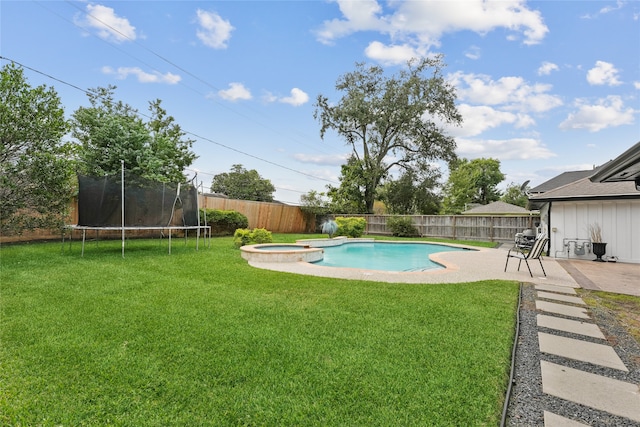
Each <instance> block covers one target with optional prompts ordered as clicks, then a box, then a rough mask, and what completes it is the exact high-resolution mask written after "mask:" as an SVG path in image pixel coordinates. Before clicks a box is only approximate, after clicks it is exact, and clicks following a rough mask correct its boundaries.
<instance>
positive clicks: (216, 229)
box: [200, 209, 249, 236]
mask: <svg viewBox="0 0 640 427" xmlns="http://www.w3.org/2000/svg"><path fill="white" fill-rule="evenodd" d="M205 213H206V214H207V225H210V226H211V234H215V235H217V236H231V235H232V234H234V232H235V230H237V229H238V228H247V227H248V226H249V220H248V219H247V217H246V216H245V215H243V214H241V213H240V212H236V211H223V210H219V209H206V210H205V209H200V224H201V225H204V214H205Z"/></svg>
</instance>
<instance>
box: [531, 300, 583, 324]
mask: <svg viewBox="0 0 640 427" xmlns="http://www.w3.org/2000/svg"><path fill="white" fill-rule="evenodd" d="M536 309H538V310H542V311H546V312H547V313H556V314H562V315H564V316H570V317H578V318H580V319H590V317H589V315H588V314H587V309H586V308H583V307H573V306H570V305H565V304H557V303H555V302H549V301H539V300H536Z"/></svg>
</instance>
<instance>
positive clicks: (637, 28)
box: [0, 0, 640, 204]
mask: <svg viewBox="0 0 640 427" xmlns="http://www.w3.org/2000/svg"><path fill="white" fill-rule="evenodd" d="M0 24H1V29H0V56H1V57H2V58H1V59H0V66H4V65H6V64H7V63H8V62H9V61H15V62H17V63H19V64H20V65H22V66H23V67H24V71H25V76H26V78H27V81H28V83H29V84H30V85H32V86H34V87H35V86H39V85H43V84H44V85H47V86H52V87H54V88H55V90H56V91H57V93H58V94H59V96H60V98H61V102H62V105H63V107H64V109H65V114H66V115H67V116H68V117H70V116H71V114H72V113H73V112H74V111H75V110H77V109H78V108H79V107H81V106H89V101H88V98H87V95H86V93H85V92H84V91H85V90H87V89H90V88H97V87H107V86H109V85H114V86H116V87H117V89H116V90H115V98H116V99H118V100H121V101H122V102H124V103H126V104H129V105H130V106H132V107H134V108H136V109H137V110H138V111H140V113H143V114H144V113H147V111H148V110H147V109H148V105H149V102H150V101H153V100H156V99H160V100H161V101H162V107H163V108H164V109H165V110H166V111H167V113H168V114H169V115H171V116H173V118H174V119H175V121H176V123H177V124H178V125H180V127H181V128H182V130H183V131H185V132H187V133H188V134H187V137H189V138H191V139H194V140H195V143H194V144H193V147H192V149H193V151H194V152H195V153H196V154H197V155H198V159H197V160H195V162H194V163H193V164H192V165H191V167H190V169H189V170H187V171H186V172H187V174H188V175H190V176H193V175H194V174H196V173H197V176H198V180H199V181H201V182H202V184H203V188H204V190H205V191H208V190H209V187H210V183H211V180H212V178H213V176H214V175H216V174H220V173H223V172H229V171H230V170H231V168H232V166H233V165H235V164H240V165H242V166H243V167H244V168H245V169H248V170H251V169H255V170H256V171H258V173H259V174H260V176H261V177H262V178H266V179H269V180H270V181H271V183H272V184H273V185H274V186H275V187H276V192H275V194H274V196H275V198H276V199H277V200H279V201H283V202H285V203H291V204H297V203H299V201H300V196H301V195H303V194H306V193H308V192H309V191H311V190H315V191H318V192H324V191H326V186H327V185H333V186H338V185H339V176H340V165H342V164H343V163H345V161H346V158H347V156H348V155H349V153H350V147H349V146H347V145H346V144H345V142H344V140H342V139H341V138H340V137H339V136H338V135H337V134H336V133H334V132H329V133H327V134H326V135H325V137H324V139H321V138H320V124H319V122H318V121H317V120H316V119H314V117H313V113H314V111H315V107H314V104H315V101H316V99H317V97H318V95H323V96H326V97H328V98H329V100H330V101H331V102H334V103H337V102H338V101H339V99H340V97H341V96H342V93H340V92H338V91H336V89H335V84H336V81H337V80H338V78H339V77H340V76H342V75H344V74H346V73H349V72H351V71H354V70H355V66H356V63H359V62H364V63H366V64H370V65H380V66H382V67H384V69H385V72H386V73H388V75H389V76H391V75H394V74H397V73H398V72H399V71H400V70H401V69H402V68H403V67H406V63H407V61H408V60H410V59H411V58H419V57H429V56H432V55H436V54H442V55H443V56H444V62H445V63H446V68H445V69H444V75H445V76H446V78H447V80H449V81H450V82H451V83H453V84H454V85H455V88H456V94H457V107H458V110H459V112H460V113H461V114H462V117H463V123H462V126H460V127H453V128H448V129H446V132H447V133H448V134H449V135H451V136H453V137H454V138H455V140H456V143H457V149H456V153H457V154H458V156H460V157H463V158H467V159H470V160H471V159H476V158H494V159H498V160H500V164H501V170H502V172H503V173H504V174H505V175H506V177H507V178H506V180H505V181H504V182H503V183H502V184H501V188H505V187H506V185H508V184H511V183H514V184H518V185H520V184H522V183H523V182H525V181H529V186H530V187H535V186H536V185H539V184H541V183H543V182H544V181H546V180H548V179H551V178H553V177H554V176H556V175H558V174H560V173H562V172H564V171H570V170H583V169H591V168H593V166H594V165H601V164H603V163H605V162H607V161H608V160H611V159H613V158H615V157H617V156H618V155H619V154H621V153H622V152H624V151H625V150H627V149H628V148H629V147H631V146H632V145H634V144H635V143H636V142H638V141H640V124H639V123H640V1H578V0H570V1H551V0H546V1H524V0H501V1H491V0H485V1H481V0H453V1H451V0H449V1H445V0H442V1H427V0H423V1H416V0H414V1H403V0H390V1H386V2H385V1H375V0H358V1H344V0H333V1H316V0H308V1H303V0H299V1H291V0H290V1H270V0H264V1H243V0H240V1H230V0H229V1H100V2H87V1H29V0H20V1H6V0H1V1H0ZM436 166H438V167H442V168H443V174H444V175H443V176H444V177H446V174H447V170H446V168H445V167H444V165H441V164H440V165H436Z"/></svg>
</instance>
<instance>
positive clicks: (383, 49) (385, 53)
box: [364, 41, 426, 65]
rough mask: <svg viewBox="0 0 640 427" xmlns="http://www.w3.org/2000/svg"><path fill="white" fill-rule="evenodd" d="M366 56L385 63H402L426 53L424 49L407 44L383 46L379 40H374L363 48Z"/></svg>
mask: <svg viewBox="0 0 640 427" xmlns="http://www.w3.org/2000/svg"><path fill="white" fill-rule="evenodd" d="M364 53H365V55H367V57H369V58H371V59H373V60H376V61H378V62H380V63H382V64H385V65H398V64H404V63H406V62H407V61H408V60H410V59H411V58H420V57H422V56H425V55H426V51H421V50H418V49H416V48H414V47H411V46H409V45H407V44H402V45H390V46H385V45H384V44H382V43H380V42H379V41H374V42H371V43H370V44H369V46H367V48H366V49H365V50H364Z"/></svg>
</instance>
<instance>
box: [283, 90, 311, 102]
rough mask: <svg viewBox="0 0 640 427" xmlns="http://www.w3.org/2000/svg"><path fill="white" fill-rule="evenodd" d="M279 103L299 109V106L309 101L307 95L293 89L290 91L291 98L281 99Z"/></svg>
mask: <svg viewBox="0 0 640 427" xmlns="http://www.w3.org/2000/svg"><path fill="white" fill-rule="evenodd" d="M279 101H280V102H283V103H285V104H290V105H293V106H294V107H299V106H300V105H303V104H305V103H307V102H308V101H309V95H307V94H306V93H305V92H304V91H302V90H301V89H298V88H297V87H294V88H293V89H291V96H287V97H284V98H281V99H280V100H279Z"/></svg>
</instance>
